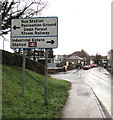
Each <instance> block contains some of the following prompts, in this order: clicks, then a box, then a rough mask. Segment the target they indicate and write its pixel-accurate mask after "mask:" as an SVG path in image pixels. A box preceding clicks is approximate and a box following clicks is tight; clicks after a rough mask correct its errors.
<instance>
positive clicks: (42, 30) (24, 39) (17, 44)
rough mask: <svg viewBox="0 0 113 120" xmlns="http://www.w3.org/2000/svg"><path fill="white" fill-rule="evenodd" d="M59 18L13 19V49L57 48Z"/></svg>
mask: <svg viewBox="0 0 113 120" xmlns="http://www.w3.org/2000/svg"><path fill="white" fill-rule="evenodd" d="M57 46H58V18H57V17H39V18H21V19H12V25H11V48H30V49H31V48H57Z"/></svg>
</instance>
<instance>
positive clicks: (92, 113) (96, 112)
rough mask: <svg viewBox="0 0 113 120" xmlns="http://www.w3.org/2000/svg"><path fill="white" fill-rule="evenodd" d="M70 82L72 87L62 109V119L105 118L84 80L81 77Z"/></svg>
mask: <svg viewBox="0 0 113 120" xmlns="http://www.w3.org/2000/svg"><path fill="white" fill-rule="evenodd" d="M75 73H76V72H75ZM78 74H79V73H78ZM52 77H54V78H58V77H55V76H54V75H52ZM68 81H69V80H68ZM70 82H71V85H72V86H71V89H70V90H69V97H68V99H67V102H66V104H65V106H64V107H63V109H62V118H106V117H105V115H104V112H103V110H102V108H101V106H100V104H99V102H98V100H97V98H96V96H95V94H94V92H93V91H92V89H91V88H90V87H89V86H88V85H87V84H86V83H85V82H84V79H83V78H82V77H81V79H76V80H74V81H73V80H70Z"/></svg>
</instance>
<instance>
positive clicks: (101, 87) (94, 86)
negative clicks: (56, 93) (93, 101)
mask: <svg viewBox="0 0 113 120" xmlns="http://www.w3.org/2000/svg"><path fill="white" fill-rule="evenodd" d="M52 76H53V77H55V78H59V79H64V80H67V81H70V82H71V83H72V85H74V84H77V82H78V81H79V83H80V81H81V82H82V81H83V82H84V83H85V84H86V85H87V86H88V87H89V88H91V90H92V91H93V93H94V94H95V96H96V97H97V99H98V100H99V101H100V102H101V103H102V105H103V106H104V107H105V108H106V110H107V112H108V113H109V114H110V115H111V108H113V106H112V105H111V100H112V96H113V95H111V93H113V89H112V88H113V86H112V85H111V84H112V83H111V82H113V77H112V76H111V75H110V74H109V73H108V72H107V71H106V70H105V69H103V68H101V67H97V68H91V69H89V70H82V69H81V70H79V71H78V72H77V70H72V71H68V72H67V73H63V72H62V73H59V74H56V75H52ZM111 91H112V92H111ZM86 96H87V94H86ZM111 106H112V107H111Z"/></svg>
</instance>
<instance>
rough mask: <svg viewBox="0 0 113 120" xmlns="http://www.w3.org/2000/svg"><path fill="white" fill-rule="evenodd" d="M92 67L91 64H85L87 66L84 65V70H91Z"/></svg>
mask: <svg viewBox="0 0 113 120" xmlns="http://www.w3.org/2000/svg"><path fill="white" fill-rule="evenodd" d="M90 68H91V66H90V65H85V66H84V67H83V69H84V70H89V69H90Z"/></svg>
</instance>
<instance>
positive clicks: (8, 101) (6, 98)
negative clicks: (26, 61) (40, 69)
mask: <svg viewBox="0 0 113 120" xmlns="http://www.w3.org/2000/svg"><path fill="white" fill-rule="evenodd" d="M2 69H3V71H2V117H3V118H61V109H62V107H63V106H64V104H65V102H66V99H67V97H68V90H69V89H70V86H71V85H70V83H69V82H67V81H63V80H56V79H53V78H51V77H49V78H48V106H45V105H44V76H43V75H40V74H37V73H35V72H33V71H30V70H26V73H25V97H21V79H22V69H21V68H20V67H14V66H4V65H3V66H2Z"/></svg>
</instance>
